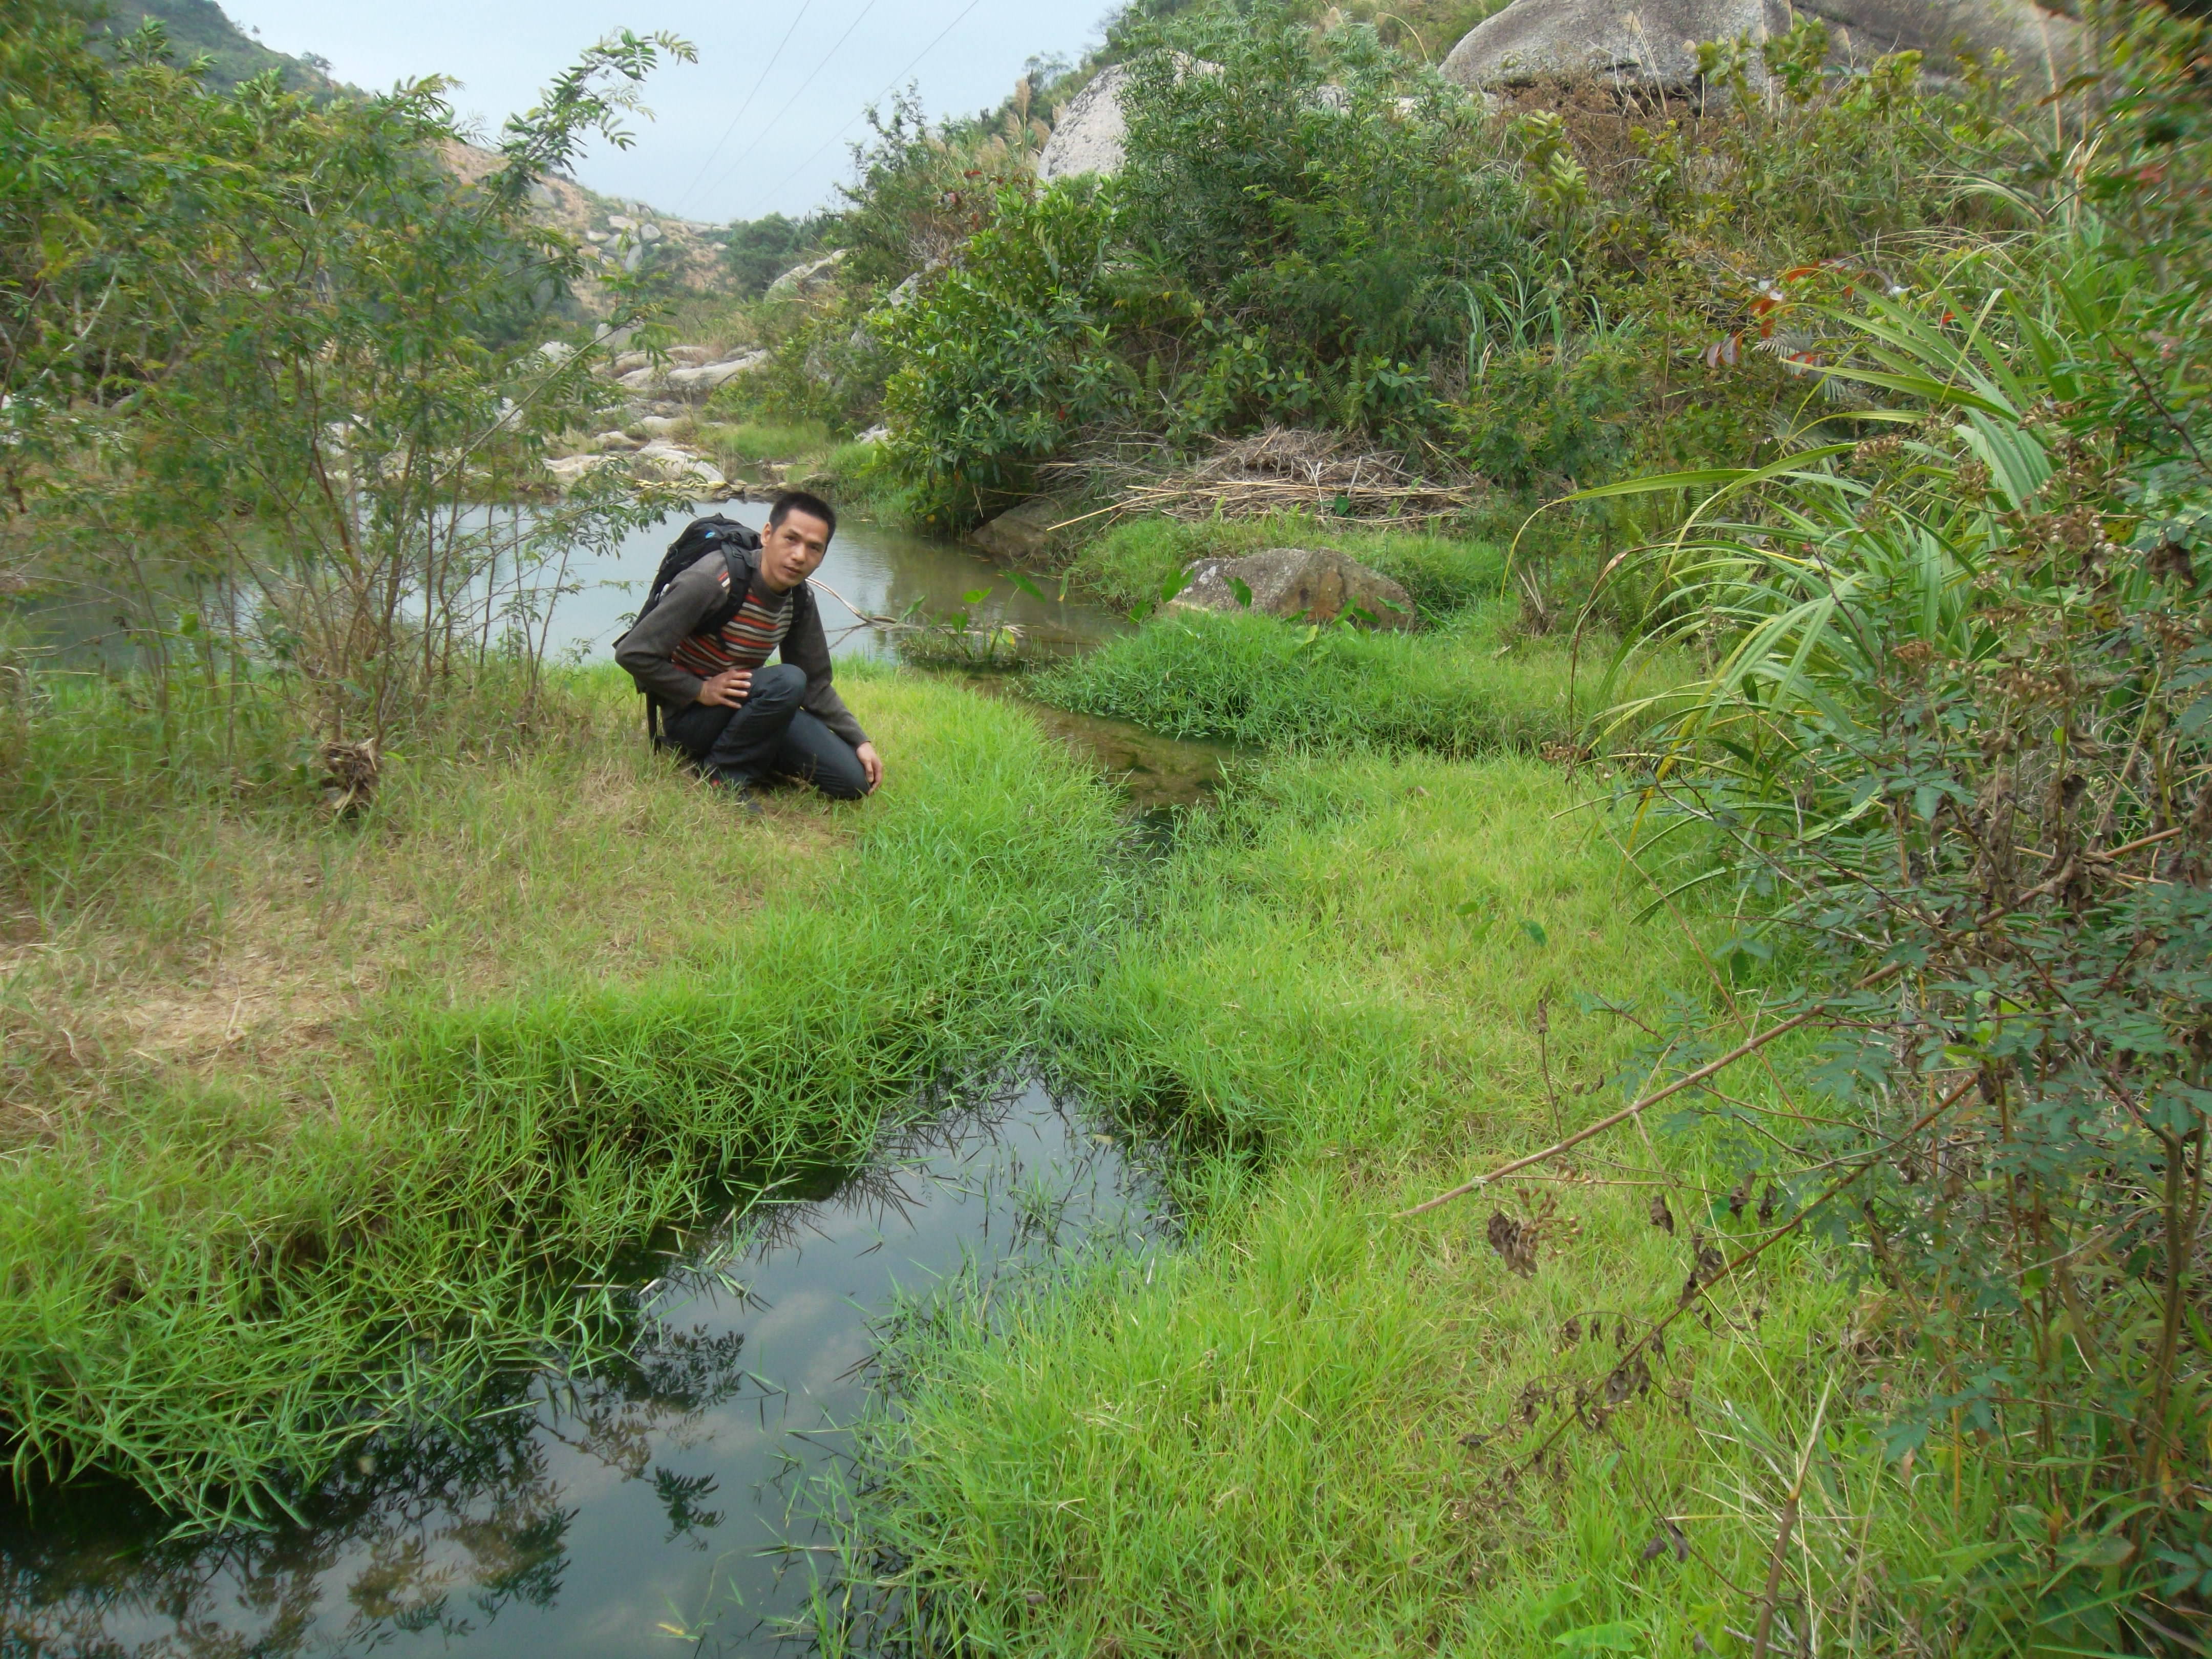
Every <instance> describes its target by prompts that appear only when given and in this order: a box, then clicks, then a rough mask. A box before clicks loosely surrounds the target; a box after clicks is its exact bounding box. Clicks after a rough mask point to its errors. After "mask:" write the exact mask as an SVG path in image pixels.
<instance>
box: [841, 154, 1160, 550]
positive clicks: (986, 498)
mask: <svg viewBox="0 0 2212 1659" xmlns="http://www.w3.org/2000/svg"><path fill="white" fill-rule="evenodd" d="M1114 211H1115V210H1114V197H1113V195H1112V192H1111V191H1110V189H1101V188H1098V187H1096V186H1095V185H1092V184H1091V182H1090V181H1088V180H1068V181H1063V182H1061V183H1058V184H1055V185H1052V186H1051V187H1050V188H1048V189H1046V190H1043V191H1037V192H1035V193H1031V192H1029V191H1023V190H1019V189H1017V188H1014V187H1012V186H1008V187H1006V189H1003V190H1002V191H1000V193H999V195H998V197H997V198H996V201H995V204H994V218H993V220H992V222H991V223H990V225H989V226H988V227H987V228H985V229H983V230H981V231H980V232H978V233H977V234H976V235H975V238H974V240H973V241H972V242H971V243H970V245H969V248H968V251H967V253H966V255H965V257H964V258H963V259H962V261H961V262H960V264H957V266H954V267H952V268H951V269H950V270H945V271H944V272H942V273H940V274H939V276H936V277H934V278H933V279H932V280H930V281H929V283H927V286H926V287H925V288H924V289H923V290H922V292H921V295H918V296H917V297H916V298H915V300H914V301H912V302H910V303H908V304H907V305H904V306H901V307H894V308H891V309H890V310H889V311H888V312H887V313H881V314H880V315H879V320H878V323H877V325H876V329H877V333H878V337H879V338H880V339H882V341H883V342H884V344H885V345H886V347H887V348H888V349H890V352H891V353H892V354H893V356H894V359H895V361H896V362H897V363H898V364H899V367H898V368H897V369H896V371H895V372H894V373H893V374H892V375H891V378H890V384H889V386H887V387H886V389H885V392H884V410H885V412H886V414H887V415H888V416H890V422H891V425H892V438H891V441H890V461H891V465H893V466H894V467H896V469H897V471H898V472H899V474H900V475H901V477H903V478H905V479H906V480H907V481H908V483H910V484H911V485H912V486H913V487H914V489H915V492H916V506H917V507H918V508H919V509H920V512H921V516H922V517H923V519H924V520H926V521H928V522H932V523H937V522H949V523H955V524H957V523H963V522H971V521H973V520H975V519H978V518H982V517H986V516H987V514H988V512H989V510H990V507H991V506H992V505H993V503H994V502H1000V501H1004V500H1005V499H1006V497H1008V496H1009V495H1018V494H1022V493H1024V492H1025V491H1026V490H1027V489H1028V487H1029V484H1030V479H1031V477H1032V473H1033V469H1034V466H1035V464H1036V462H1037V461H1039V460H1042V459H1045V458H1046V457H1048V456H1050V455H1052V454H1054V453H1056V452H1057V451H1058V450H1059V449H1060V447H1061V446H1062V445H1063V444H1065V443H1066V441H1067V440H1068V438H1069V437H1070V435H1073V433H1075V432H1077V431H1079V430H1080V429H1082V428H1085V426H1088V425H1091V424H1093V423H1095V422H1100V421H1103V420H1105V419H1108V418H1109V417H1110V416H1112V415H1113V413H1114V412H1115V410H1119V409H1121V408H1123V407H1125V406H1126V404H1127V400H1128V398H1129V396H1130V393H1131V392H1132V390H1133V385H1132V380H1131V377H1130V375H1129V374H1128V371H1127V368H1125V367H1124V366H1123V365H1122V364H1121V362H1120V361H1119V360H1118V359H1117V358H1115V356H1114V355H1113V354H1112V352H1111V351H1110V350H1109V337H1108V326H1107V319H1108V316H1109V307H1110V304H1111V295H1110V282H1111V278H1110V274H1109V258H1110V254H1111V252H1112V246H1113V242H1112V235H1113V224H1114Z"/></svg>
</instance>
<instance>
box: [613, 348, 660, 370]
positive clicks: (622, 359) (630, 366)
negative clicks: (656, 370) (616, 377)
mask: <svg viewBox="0 0 2212 1659" xmlns="http://www.w3.org/2000/svg"><path fill="white" fill-rule="evenodd" d="M652 361H653V357H652V356H651V354H650V353H647V352H643V351H625V352H623V354H622V356H619V357H617V358H616V359H615V360H614V362H611V363H610V364H608V365H607V367H608V368H611V369H612V370H613V371H614V372H615V373H616V374H629V373H630V372H631V371H632V370H635V369H640V368H644V367H645V366H646V365H647V363H649V362H652Z"/></svg>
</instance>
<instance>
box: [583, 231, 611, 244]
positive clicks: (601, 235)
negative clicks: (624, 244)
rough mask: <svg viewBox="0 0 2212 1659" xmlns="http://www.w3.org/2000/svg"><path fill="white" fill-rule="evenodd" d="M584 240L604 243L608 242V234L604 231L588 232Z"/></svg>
mask: <svg viewBox="0 0 2212 1659" xmlns="http://www.w3.org/2000/svg"><path fill="white" fill-rule="evenodd" d="M584 240H586V241H587V242H604V241H605V240H607V234H606V232H605V231H604V230H587V231H586V232H585V233H584Z"/></svg>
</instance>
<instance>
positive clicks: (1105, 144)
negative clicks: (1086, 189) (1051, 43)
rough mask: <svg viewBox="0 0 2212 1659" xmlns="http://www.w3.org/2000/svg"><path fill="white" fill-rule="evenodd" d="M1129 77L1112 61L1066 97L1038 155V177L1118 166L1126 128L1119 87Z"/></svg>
mask: <svg viewBox="0 0 2212 1659" xmlns="http://www.w3.org/2000/svg"><path fill="white" fill-rule="evenodd" d="M1128 79H1129V71H1128V70H1126V69H1124V68H1122V67H1121V65H1120V64H1114V65H1112V66H1110V67H1109V68H1107V69H1103V70H1100V71H1099V72H1098V77H1097V79H1096V80H1094V81H1093V82H1091V84H1090V85H1089V86H1087V87H1085V88H1084V89H1083V90H1082V91H1080V92H1079V93H1077V94H1075V96H1074V97H1073V98H1071V99H1070V100H1068V103H1067V107H1066V109H1063V110H1062V111H1060V119H1059V120H1057V121H1056V122H1054V124H1053V129H1052V137H1050V138H1049V139H1048V140H1047V141H1046V143H1045V147H1044V149H1042V150H1041V151H1040V152H1039V153H1038V155H1037V177H1038V178H1039V179H1042V180H1044V181H1045V182H1046V183H1047V184H1049V183H1051V182H1052V181H1053V180H1054V179H1068V178H1073V177H1074V176H1075V175H1076V174H1078V173H1103V174H1106V175H1109V176H1110V175H1112V174H1114V173H1119V172H1120V171H1121V146H1122V143H1123V142H1124V141H1125V140H1126V139H1127V137H1128V131H1129V125H1128V122H1127V120H1126V119H1125V118H1123V116H1122V114H1121V89H1122V88H1123V87H1124V86H1125V85H1126V84H1127V82H1128Z"/></svg>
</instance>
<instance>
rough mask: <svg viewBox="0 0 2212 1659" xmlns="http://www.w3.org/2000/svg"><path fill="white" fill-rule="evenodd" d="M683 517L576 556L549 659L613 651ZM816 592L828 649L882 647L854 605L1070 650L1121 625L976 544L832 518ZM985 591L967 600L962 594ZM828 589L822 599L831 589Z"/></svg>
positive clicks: (761, 519)
mask: <svg viewBox="0 0 2212 1659" xmlns="http://www.w3.org/2000/svg"><path fill="white" fill-rule="evenodd" d="M696 511H697V512H699V513H725V514H726V515H727V516H728V517H730V518H732V519H736V520H738V521H739V522H740V523H743V524H749V525H750V526H753V527H754V528H755V529H758V528H759V527H760V526H763V525H764V524H765V523H767V522H768V507H766V506H765V505H763V503H760V502H757V501H747V502H739V501H729V502H723V503H720V504H719V505H714V506H704V505H702V506H701V507H698V508H697V509H696ZM683 526H684V519H683V518H682V517H680V516H679V517H677V518H673V519H671V520H669V521H668V522H667V523H666V524H665V525H662V526H658V527H656V528H653V529H651V530H643V531H640V532H637V533H636V534H635V535H633V536H632V537H630V538H629V541H628V542H626V543H624V544H623V547H622V549H621V550H620V551H619V552H617V554H615V555H614V556H611V557H610V558H606V559H602V560H597V561H592V562H584V563H580V564H579V565H578V566H577V568H576V569H575V570H574V573H573V580H574V584H575V588H576V591H575V592H573V593H571V594H569V595H568V596H567V597H566V598H564V599H562V602H561V606H560V608H559V609H558V610H557V611H555V613H554V618H553V635H552V638H553V645H552V650H551V652H550V655H551V656H552V658H553V659H555V660H556V661H558V660H562V659H566V660H571V661H584V662H593V661H599V660H602V659H605V658H606V657H607V656H608V655H610V654H611V652H612V650H613V647H614V641H615V638H616V636H617V635H619V634H620V633H621V632H622V630H623V629H624V628H625V627H627V626H628V625H629V618H630V617H631V615H632V614H633V613H635V611H636V610H637V607H638V604H639V602H640V601H641V600H642V599H644V597H645V590H646V587H647V584H649V583H650V582H651V581H652V580H653V571H654V570H655V569H656V568H659V563H660V557H661V555H662V554H663V553H665V552H666V551H667V550H668V544H670V543H671V541H673V540H674V539H675V538H676V535H677V532H678V531H679V530H681V529H682V528H683ZM814 581H815V586H816V587H817V590H818V591H821V592H822V622H823V627H824V628H826V629H828V630H829V635H830V643H831V647H832V649H833V650H834V651H836V653H840V654H842V655H847V656H854V655H866V656H884V655H889V654H890V653H891V652H892V650H893V645H892V641H891V638H890V635H886V634H884V633H883V632H880V631H878V630H876V629H869V628H865V627H860V626H858V623H859V622H860V617H858V616H857V615H856V614H854V613H856V612H866V613H868V614H870V615H874V616H890V617H902V616H905V615H907V614H908V613H909V612H912V613H913V614H914V615H915V617H916V618H917V619H918V620H921V621H924V622H930V621H935V620H936V619H938V618H939V617H943V616H945V614H947V613H949V612H952V611H968V612H969V614H970V617H971V618H972V620H973V621H974V623H975V624H977V625H978V626H987V625H991V624H995V623H1011V624H1012V625H1013V626H1015V627H1017V628H1019V629H1022V630H1023V632H1024V634H1025V635H1027V636H1028V637H1029V639H1030V642H1031V644H1032V645H1033V646H1035V647H1037V648H1039V649H1041V650H1042V651H1044V652H1047V653H1051V652H1073V651H1076V650H1079V649H1081V648H1083V647H1085V646H1089V645H1093V644H1096V643H1097V642H1098V641H1101V640H1103V639H1106V638H1108V637H1109V636H1110V635H1113V634H1115V633H1117V632H1120V631H1121V630H1123V629H1127V627H1128V626H1129V625H1130V624H1129V623H1128V621H1127V618H1126V617H1121V616H1120V615H1119V614H1118V613H1116V612H1114V611H1109V610H1107V609H1106V608H1105V607H1104V606H1103V605H1094V604H1089V603H1086V602H1085V601H1084V600H1082V599H1060V598H1059V597H1058V593H1057V590H1056V587H1055V586H1054V584H1052V583H1051V582H1049V581H1048V580H1044V579H1039V580H1037V581H1036V584H1035V585H1036V586H1037V588H1038V589H1039V591H1040V592H1041V593H1042V598H1040V597H1037V596H1036V595H1032V594H1029V593H1024V592H1021V591H1020V590H1019V589H1018V588H1016V587H1015V586H1013V584H1012V582H1010V581H1008V580H1006V575H1005V574H1004V573H1003V572H1002V571H1000V569H999V568H998V567H996V566H995V565H994V564H993V563H992V562H991V561H990V560H989V559H988V558H987V557H986V556H984V555H983V554H982V553H981V552H980V551H979V550H976V549H975V548H972V547H969V546H966V545H964V544H961V543H958V542H950V541H945V540H941V539H939V538H935V537H930V536H918V535H915V534H912V533H910V532H906V531H902V530H894V529H890V528H889V527H888V526H883V525H877V524H869V523H866V522H864V521H861V520H845V521H842V522H841V523H840V524H839V526H838V528H837V534H836V537H835V538H832V539H831V541H830V544H829V557H828V558H826V559H824V560H823V563H822V568H821V569H820V570H819V571H817V573H816V574H815V577H814ZM975 592H983V593H984V594H985V598H983V599H981V600H978V601H974V602H970V601H969V599H967V596H968V595H969V594H970V593H975ZM833 594H834V595H835V596H836V597H832V595H833Z"/></svg>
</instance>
